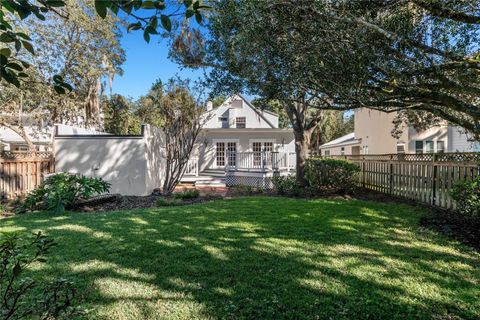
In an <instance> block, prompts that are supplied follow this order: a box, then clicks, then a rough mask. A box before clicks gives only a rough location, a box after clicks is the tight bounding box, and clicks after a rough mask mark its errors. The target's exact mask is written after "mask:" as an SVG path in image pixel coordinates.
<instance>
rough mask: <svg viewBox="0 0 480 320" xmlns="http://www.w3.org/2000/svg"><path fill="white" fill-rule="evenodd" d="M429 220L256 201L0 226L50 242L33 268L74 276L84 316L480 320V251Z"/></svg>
mask: <svg viewBox="0 0 480 320" xmlns="http://www.w3.org/2000/svg"><path fill="white" fill-rule="evenodd" d="M415 210H416V211H415ZM421 214H422V212H421V210H420V209H413V208H411V207H408V206H406V205H398V204H381V203H373V202H362V201H343V200H338V201H337V200H301V199H298V200H296V199H287V198H269V197H250V198H238V199H232V200H225V201H216V202H212V203H208V204H201V205H193V206H184V207H170V208H159V209H149V210H138V211H129V212H117V213H68V214H65V215H62V216H54V215H52V214H47V213H32V214H25V215H22V216H17V217H14V218H10V219H5V220H0V230H1V231H2V232H9V231H14V230H42V231H44V232H46V233H47V234H49V235H51V236H53V237H54V238H55V239H56V240H57V242H58V243H59V245H58V247H57V248H56V250H55V251H54V252H52V253H51V254H50V255H49V256H48V262H46V263H43V264H38V265H36V266H34V268H33V270H32V271H31V272H32V274H34V275H35V276H45V277H49V276H52V275H56V276H66V277H68V278H70V279H72V280H74V281H75V283H76V284H77V286H78V289H79V294H80V295H81V299H82V304H83V305H84V306H86V307H88V308H91V309H92V313H91V314H90V315H89V317H88V318H101V319H197V318H200V319H216V318H244V319H281V318H284V319H297V318H298V319H299V318H302V319H315V318H320V319H353V318H355V319H429V318H434V319H460V318H465V319H478V318H479V317H480V254H479V253H478V252H475V251H474V250H473V249H469V248H467V247H465V246H462V245H460V244H457V243H455V242H453V241H450V240H448V239H447V238H445V237H443V236H441V235H437V234H435V233H433V232H431V231H428V230H424V229H422V228H420V227H418V220H419V218H420V216H421Z"/></svg>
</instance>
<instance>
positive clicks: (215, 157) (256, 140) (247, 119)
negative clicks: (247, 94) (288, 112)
mask: <svg viewBox="0 0 480 320" xmlns="http://www.w3.org/2000/svg"><path fill="white" fill-rule="evenodd" d="M204 117H205V118H204V119H205V124H204V125H203V127H202V130H201V133H200V135H199V138H198V139H197V143H196V146H195V148H194V151H193V154H192V159H195V160H194V161H198V169H199V171H200V172H202V171H204V170H208V169H217V170H218V169H221V170H224V168H225V167H226V166H229V167H238V168H240V167H242V168H243V167H245V168H246V167H248V166H249V164H248V163H247V162H250V166H251V167H258V166H259V162H261V161H262V158H261V157H262V155H261V154H262V153H271V152H274V153H277V152H278V153H279V154H280V153H281V154H288V153H293V152H295V143H294V135H293V131H292V129H281V128H278V115H277V114H275V113H272V112H269V111H265V110H259V109H257V108H255V107H254V106H253V105H252V104H251V103H250V102H249V101H248V100H247V99H245V98H244V97H243V96H242V95H239V94H237V95H232V96H231V97H229V98H228V99H227V100H225V102H224V103H223V104H222V105H220V106H219V107H218V108H215V109H214V108H213V107H212V104H211V103H208V104H207V110H206V113H205V115H204ZM250 169H252V168H250Z"/></svg>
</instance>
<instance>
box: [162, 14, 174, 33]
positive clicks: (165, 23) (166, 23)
mask: <svg viewBox="0 0 480 320" xmlns="http://www.w3.org/2000/svg"><path fill="white" fill-rule="evenodd" d="M160 21H161V22H162V26H163V27H164V28H165V30H167V31H168V32H170V31H172V22H171V21H170V18H169V17H168V16H166V15H164V14H162V15H161V16H160Z"/></svg>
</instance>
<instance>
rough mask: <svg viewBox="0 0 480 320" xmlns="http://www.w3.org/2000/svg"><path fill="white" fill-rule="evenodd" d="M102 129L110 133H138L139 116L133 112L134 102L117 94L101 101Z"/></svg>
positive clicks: (134, 108) (139, 125)
mask: <svg viewBox="0 0 480 320" xmlns="http://www.w3.org/2000/svg"><path fill="white" fill-rule="evenodd" d="M103 111H104V128H105V129H104V130H105V131H106V132H108V133H111V134H116V135H128V134H139V133H140V128H141V124H142V123H143V122H141V121H140V118H139V117H138V116H137V115H136V114H135V112H136V103H134V102H132V101H130V100H128V99H127V98H125V97H123V96H122V95H119V94H114V95H112V96H111V97H110V98H108V99H104V101H103Z"/></svg>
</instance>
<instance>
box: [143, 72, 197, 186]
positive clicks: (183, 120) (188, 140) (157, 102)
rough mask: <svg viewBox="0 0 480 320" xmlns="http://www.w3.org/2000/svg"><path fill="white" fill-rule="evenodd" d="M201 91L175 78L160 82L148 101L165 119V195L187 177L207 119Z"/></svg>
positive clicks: (155, 86) (163, 125) (162, 127)
mask: <svg viewBox="0 0 480 320" xmlns="http://www.w3.org/2000/svg"><path fill="white" fill-rule="evenodd" d="M201 90H202V89H201V88H200V87H197V86H192V85H191V83H190V81H189V80H181V79H171V80H169V81H168V82H167V83H166V84H162V83H161V82H160V81H157V82H156V83H155V84H154V85H153V87H152V89H151V90H150V92H149V95H148V99H150V100H151V103H152V104H153V105H154V106H155V107H156V109H157V110H158V112H159V115H160V117H161V119H162V122H161V126H160V128H161V129H162V130H163V132H164V134H165V143H164V146H163V147H164V148H165V151H164V155H165V158H164V159H165V170H164V179H163V186H162V193H163V194H165V195H169V194H171V193H172V192H173V190H174V189H175V187H176V186H177V184H178V183H179V181H180V179H181V177H182V176H183V174H184V172H185V170H186V168H187V164H188V160H189V159H190V155H191V153H192V150H193V146H194V145H195V141H196V140H197V137H198V135H199V133H200V129H201V127H202V125H203V123H204V121H205V120H206V119H205V118H204V117H202V115H203V111H204V108H203V103H201V101H200V100H199V97H201V96H202V92H201Z"/></svg>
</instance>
